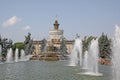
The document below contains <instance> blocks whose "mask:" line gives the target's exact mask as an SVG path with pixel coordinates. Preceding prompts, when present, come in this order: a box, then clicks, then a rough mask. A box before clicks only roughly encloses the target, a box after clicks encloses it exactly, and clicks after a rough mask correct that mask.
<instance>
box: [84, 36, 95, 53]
mask: <svg viewBox="0 0 120 80" xmlns="http://www.w3.org/2000/svg"><path fill="white" fill-rule="evenodd" d="M92 39H96V37H93V36H89V37H86V36H85V37H84V39H83V41H82V44H83V53H84V52H85V51H86V50H88V46H89V44H90V42H91V40H92Z"/></svg>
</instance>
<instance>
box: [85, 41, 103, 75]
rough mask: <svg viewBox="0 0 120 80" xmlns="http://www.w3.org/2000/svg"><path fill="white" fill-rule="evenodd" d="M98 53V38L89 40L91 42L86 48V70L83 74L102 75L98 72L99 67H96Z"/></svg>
mask: <svg viewBox="0 0 120 80" xmlns="http://www.w3.org/2000/svg"><path fill="white" fill-rule="evenodd" d="M98 54H99V48H98V39H93V40H92V41H91V44H90V46H89V49H88V61H89V62H88V71H86V72H85V73H83V74H85V75H94V76H102V74H101V73H99V67H98V60H99V58H98Z"/></svg>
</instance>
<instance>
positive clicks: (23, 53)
mask: <svg viewBox="0 0 120 80" xmlns="http://www.w3.org/2000/svg"><path fill="white" fill-rule="evenodd" d="M20 54H21V57H20V59H21V61H24V60H25V51H24V50H23V49H22V50H21V53H20Z"/></svg>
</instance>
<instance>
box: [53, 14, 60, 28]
mask: <svg viewBox="0 0 120 80" xmlns="http://www.w3.org/2000/svg"><path fill="white" fill-rule="evenodd" d="M53 25H54V29H55V30H58V29H59V24H58V17H57V15H56V17H55V23H54V24H53Z"/></svg>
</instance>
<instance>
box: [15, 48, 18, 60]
mask: <svg viewBox="0 0 120 80" xmlns="http://www.w3.org/2000/svg"><path fill="white" fill-rule="evenodd" d="M15 62H18V48H16V50H15Z"/></svg>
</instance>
